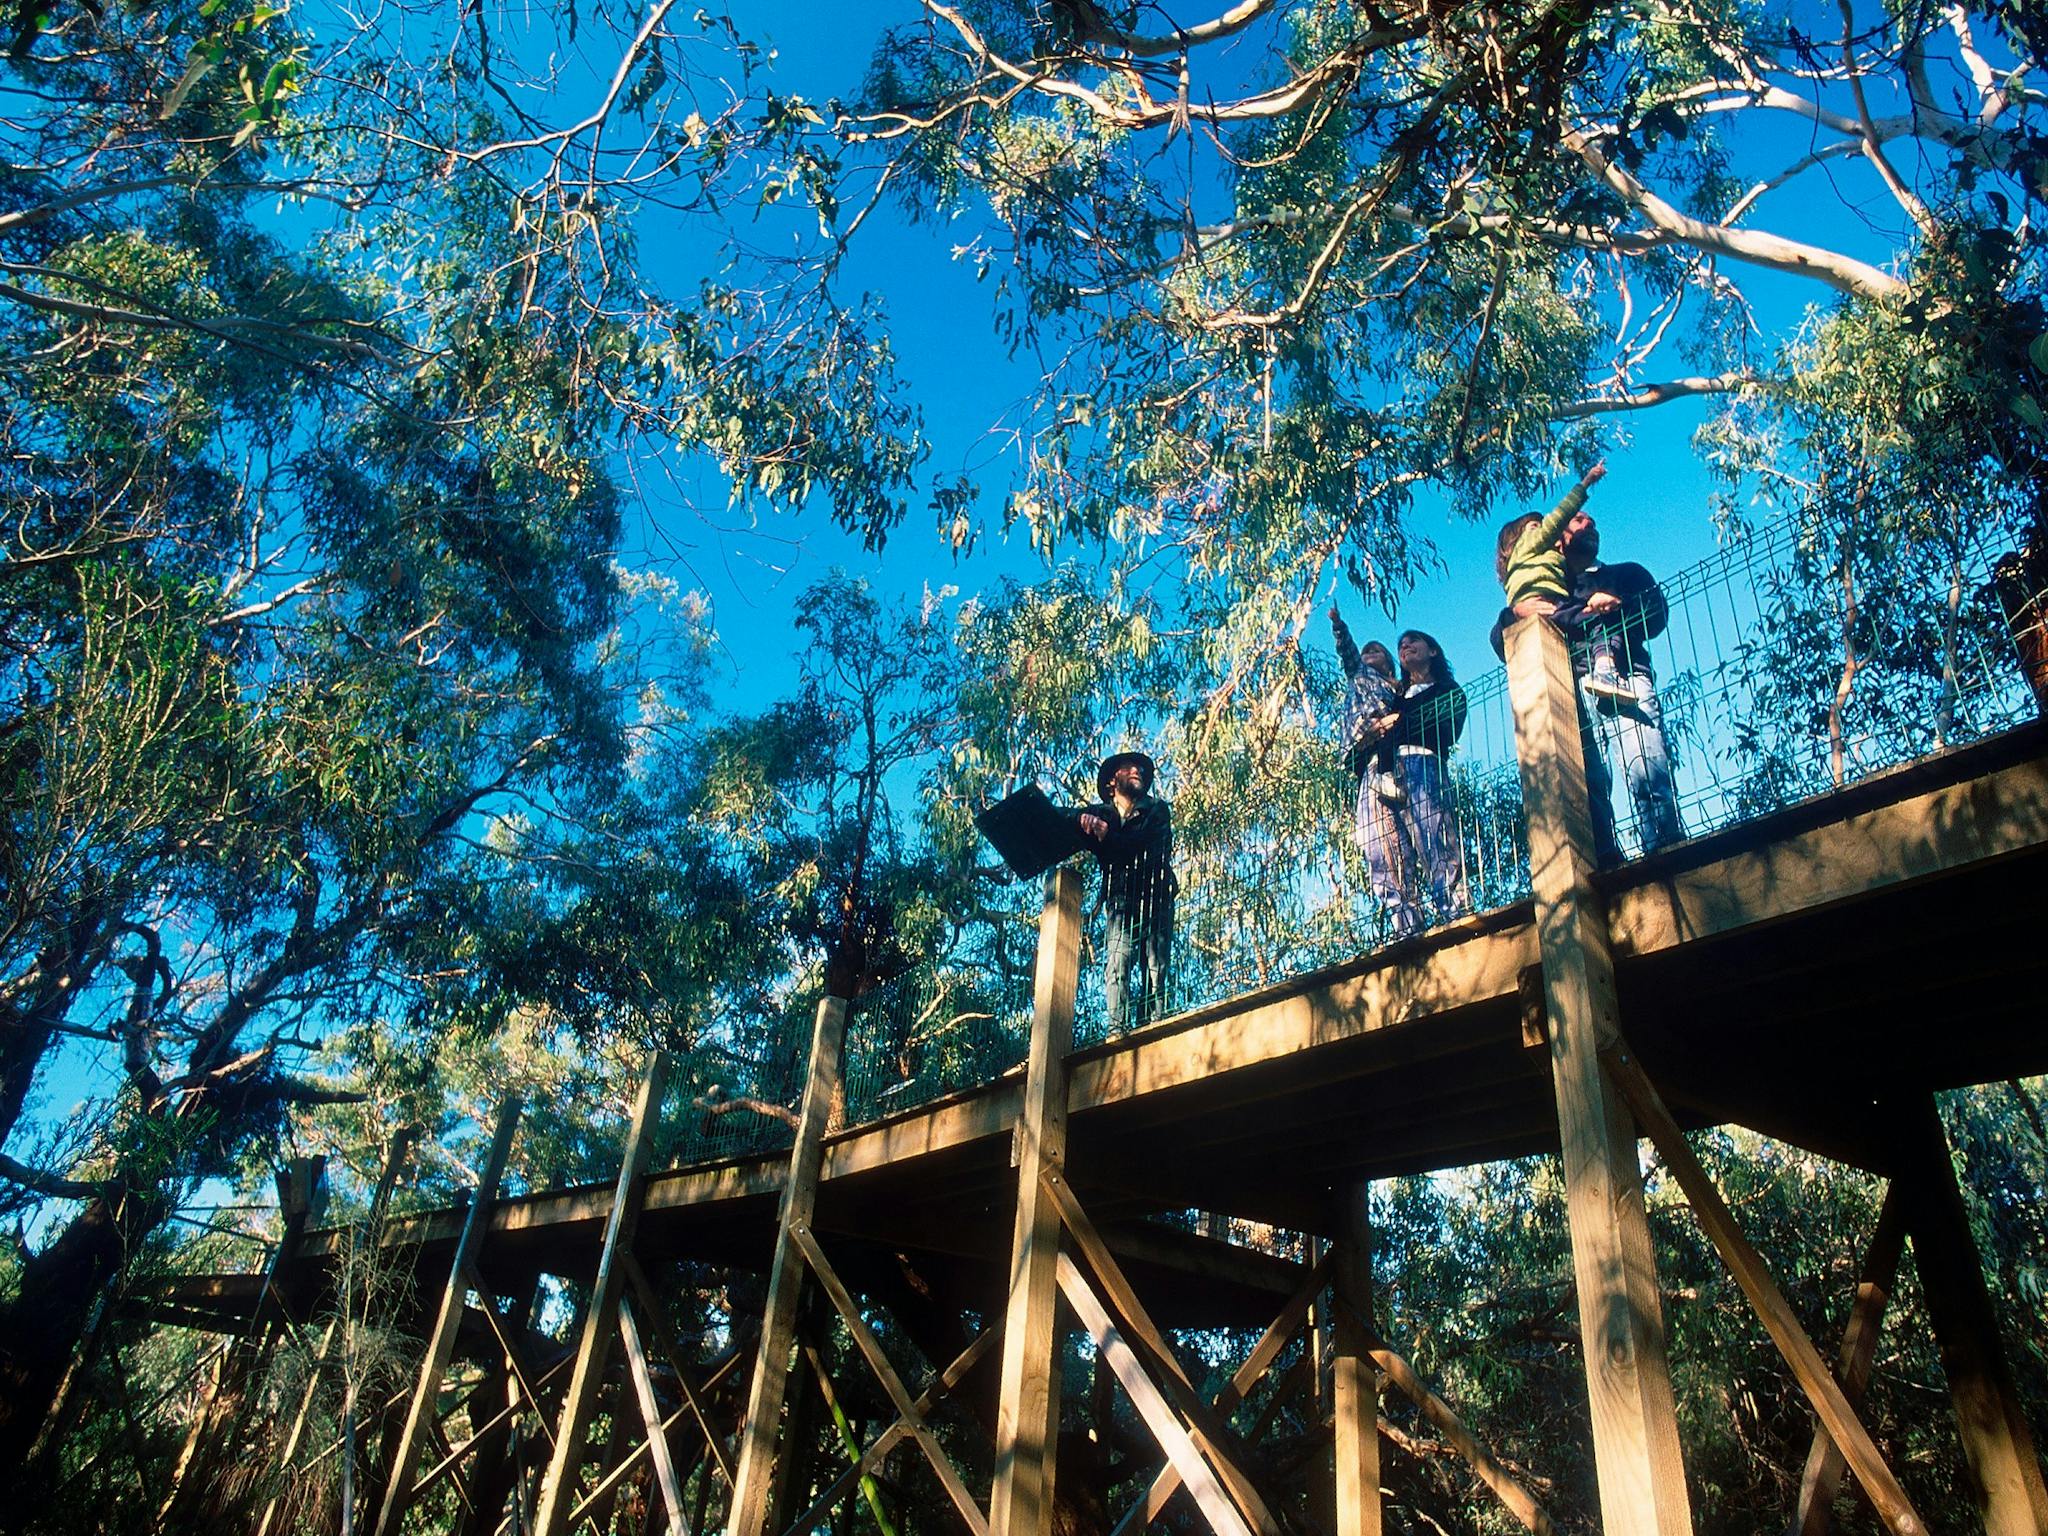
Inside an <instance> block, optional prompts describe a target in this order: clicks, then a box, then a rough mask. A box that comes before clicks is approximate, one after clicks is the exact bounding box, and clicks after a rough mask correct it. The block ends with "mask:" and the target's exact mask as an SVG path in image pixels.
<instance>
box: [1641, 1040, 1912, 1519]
mask: <svg viewBox="0 0 2048 1536" xmlns="http://www.w3.org/2000/svg"><path fill="white" fill-rule="evenodd" d="M1602 1065H1603V1066H1604V1068H1605V1069H1606V1071H1607V1072H1608V1074H1609V1075H1610V1076H1611V1077H1612V1078H1613V1080H1614V1083H1615V1085H1616V1088H1617V1090H1618V1091H1620V1092H1622V1093H1625V1094H1626V1095H1627V1096H1628V1102H1629V1104H1630V1106H1631V1107H1632V1108H1633V1109H1634V1110H1635V1115H1636V1119H1637V1120H1639V1121H1640V1122H1641V1123H1642V1127H1643V1129H1644V1130H1645V1131H1646V1132H1647V1133H1648V1134H1649V1137H1650V1140H1651V1142H1652V1144H1654V1145H1655V1146H1656V1148H1657V1151H1658V1152H1659V1154H1661V1155H1662V1157H1663V1159H1664V1164H1665V1166H1666V1167H1667V1168H1669V1169H1670V1170H1671V1177H1672V1178H1673V1179H1674V1180H1676V1181H1677V1183H1678V1187H1679V1188H1680V1189H1682V1190H1684V1191H1685V1198H1686V1200H1687V1202H1688V1203H1690V1204H1691V1206H1692V1209H1693V1214H1694V1215H1695V1216H1697V1217H1698V1218H1699V1222H1700V1226H1701V1227H1702V1228H1703V1229H1704V1230H1705V1232H1706V1234H1707V1237H1708V1239H1709V1240H1710V1241H1711V1242H1712V1243H1713V1245H1714V1248H1715V1250H1716V1251H1717V1252H1719V1253H1720V1255H1721V1261H1722V1262H1723V1263H1724V1264H1726V1265H1727V1266H1728V1272H1729V1273H1730V1274H1731V1275H1733V1276H1734V1277H1735V1283H1736V1284H1737V1285H1739V1286H1741V1287H1742V1293H1743V1295H1745V1296H1747V1297H1748V1298H1749V1304H1750V1306H1751V1307H1752V1308H1754V1309H1755V1311H1756V1315H1757V1321H1759V1322H1761V1323H1762V1324H1763V1325H1764V1332H1766V1333H1768V1334H1769V1335H1770V1336H1771V1342H1772V1343H1773V1344H1775V1345H1777V1346H1778V1353H1779V1354H1781V1355H1783V1356H1784V1357H1785V1363H1786V1364H1787V1365H1788V1366H1790V1367H1791V1368H1792V1376H1793V1379H1794V1380H1796V1381H1797V1382H1798V1383H1799V1387H1800V1390H1801V1391H1803V1392H1804V1393H1805V1394H1806V1397H1807V1400H1808V1401H1809V1402H1811V1403H1812V1404H1813V1408H1814V1412H1816V1413H1817V1414H1819V1415H1820V1421H1821V1423H1822V1424H1824V1425H1825V1426H1827V1432H1828V1434H1829V1435H1830V1436H1832V1437H1833V1439H1834V1442H1835V1444H1837V1445H1839V1446H1840V1447H1841V1448H1842V1454H1843V1455H1844V1456H1845V1457H1847V1458H1848V1461H1849V1469H1850V1470H1851V1471H1852V1472H1854V1473H1855V1474H1856V1481H1858V1482H1859V1483H1861V1484H1862V1485H1863V1491H1864V1492H1865V1493H1867V1494H1869V1495H1870V1502H1871V1503H1872V1505H1874V1506H1875V1507H1876V1509H1877V1513H1878V1516H1879V1518H1880V1519H1882V1520H1883V1521H1884V1523H1885V1525H1886V1527H1887V1528H1889V1529H1890V1530H1891V1532H1892V1533H1893V1536H1926V1531H1927V1526H1926V1525H1925V1523H1924V1522H1922V1520H1921V1519H1920V1517H1919V1515H1918V1514H1916V1513H1915V1512H1914V1510H1913V1506H1912V1503H1911V1502H1910V1501H1909V1500H1908V1499H1907V1498H1906V1491H1905V1490H1904V1489H1903V1488H1901V1487H1900V1486H1899V1481H1898V1479H1897V1478H1895V1477H1894V1476H1892V1470H1891V1468H1890V1467H1888V1466H1886V1465H1885V1460H1884V1457H1883V1456H1882V1455H1881V1454H1880V1453H1879V1451H1878V1449H1877V1444H1876V1442H1875V1441H1873V1440H1872V1439H1871V1438H1870V1432H1869V1431H1868V1430H1866V1429H1865V1428H1864V1427H1863V1421H1862V1420H1861V1419H1859V1418H1857V1417H1856V1410H1855V1409H1853V1408H1851V1407H1850V1406H1849V1400H1848V1399H1847V1398H1846V1397H1844V1396H1843V1395H1842V1389H1841V1387H1840V1386H1839V1385H1838V1384H1837V1383H1836V1381H1835V1378H1834V1375H1833V1373H1831V1372H1830V1371H1829V1370H1828V1368H1827V1364H1826V1362H1825V1361H1823V1360H1822V1359H1821V1357H1820V1351H1819V1350H1817V1349H1815V1348H1814V1347H1813V1341H1812V1340H1811V1339H1809V1338H1807V1336H1806V1330H1805V1329H1804V1328H1802V1327H1801V1326H1800V1325H1799V1318H1798V1316H1797V1315H1796V1314H1795V1313H1794V1312H1793V1310H1792V1306H1791V1303H1789V1302H1787V1301H1786V1300H1785V1296H1784V1293H1783V1292H1782V1291H1780V1290H1779V1289H1778V1285H1777V1282H1776V1281H1775V1280H1773V1279H1772V1278H1771V1272H1770V1269H1769V1267H1768V1266H1766V1265H1765V1263H1764V1260H1763V1255H1762V1254H1760V1253H1758V1252H1757V1251H1756V1249H1755V1248H1754V1247H1752V1246H1751V1245H1750V1241H1749V1239H1748V1238H1747V1237H1745V1236H1744V1235H1743V1232H1742V1227H1741V1225H1740V1224H1739V1223H1738V1222H1737V1221H1736V1220H1735V1213H1734V1212H1733V1211H1731V1210H1729V1209H1728V1203H1727V1202H1726V1201H1725V1200H1723V1199H1722V1198H1721V1192H1720V1191H1719V1190H1718V1189H1716V1188H1715V1187H1714V1182H1713V1180H1711V1179H1709V1178H1708V1177H1707V1171H1706V1169H1704V1168H1702V1167H1701V1166H1700V1163H1699V1159H1698V1158H1696V1157H1694V1156H1693V1155H1692V1148H1691V1147H1689V1146H1688V1145H1686V1140H1685V1136H1684V1134H1683V1133H1682V1132H1681V1131H1680V1130H1679V1128H1678V1122H1677V1121H1675V1120H1673V1119H1672V1118H1671V1111H1670V1110H1668V1109H1666V1108H1665V1107H1664V1100H1663V1098H1662V1097H1661V1096H1660V1095H1659V1094H1658V1092H1657V1088H1656V1085H1655V1084H1654V1083H1652V1082H1651V1081H1650V1079H1649V1078H1648V1077H1647V1076H1646V1075H1645V1074H1644V1072H1643V1069H1642V1068H1641V1067H1640V1066H1638V1065H1637V1064H1636V1062H1635V1060H1634V1059H1633V1058H1632V1057H1630V1056H1629V1055H1628V1054H1627V1052H1625V1051H1623V1050H1621V1049H1620V1048H1619V1047H1617V1048H1616V1049H1615V1050H1613V1051H1610V1052H1609V1053H1608V1054H1607V1058H1606V1060H1605V1061H1604V1062H1603V1064H1602Z"/></svg>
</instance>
